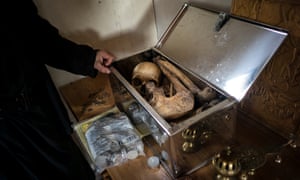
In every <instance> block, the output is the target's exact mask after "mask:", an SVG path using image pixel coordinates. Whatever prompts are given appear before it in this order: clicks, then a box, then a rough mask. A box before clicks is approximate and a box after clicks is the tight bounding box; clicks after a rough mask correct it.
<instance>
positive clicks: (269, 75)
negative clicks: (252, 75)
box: [231, 0, 300, 142]
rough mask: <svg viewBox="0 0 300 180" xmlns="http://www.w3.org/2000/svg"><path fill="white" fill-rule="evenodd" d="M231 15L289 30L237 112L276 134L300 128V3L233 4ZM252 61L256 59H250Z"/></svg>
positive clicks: (254, 0) (258, 0) (236, 0)
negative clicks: (246, 114)
mask: <svg viewBox="0 0 300 180" xmlns="http://www.w3.org/2000/svg"><path fill="white" fill-rule="evenodd" d="M231 13H232V14H233V15H236V16H240V17H245V18H247V19H252V20H255V21H258V22H262V23H265V24H268V25H273V26H277V27H281V28H284V29H286V30H288V33H289V35H288V37H287V39H286V40H285V42H284V43H283V44H282V46H281V47H280V48H279V50H278V51H277V52H276V54H275V55H274V56H273V58H272V60H271V61H270V62H269V64H268V65H267V66H266V68H265V69H264V71H263V72H262V74H261V75H260V76H259V77H258V79H257V80H256V82H255V83H254V85H253V86H252V88H251V89H250V90H249V91H248V93H247V95H246V96H245V98H244V99H243V101H242V102H241V104H240V110H242V111H244V112H246V113H249V114H251V115H253V117H254V118H255V119H257V120H259V121H260V122H262V123H264V124H265V125H267V126H269V127H271V128H272V129H274V130H275V131H277V132H278V133H280V134H282V135H284V136H286V137H289V136H290V135H291V134H293V135H297V134H298V138H297V139H298V142H299V134H300V131H299V124H300V56H299V55H300V51H299V50H300V1H299V0H233V2H232V9H231ZM253 58H255V57H253Z"/></svg>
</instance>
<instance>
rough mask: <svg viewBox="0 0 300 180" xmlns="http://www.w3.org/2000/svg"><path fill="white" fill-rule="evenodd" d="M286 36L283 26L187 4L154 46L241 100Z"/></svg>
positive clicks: (200, 76)
mask: <svg viewBox="0 0 300 180" xmlns="http://www.w3.org/2000/svg"><path fill="white" fill-rule="evenodd" d="M286 36H287V33H286V32H284V31H281V30H276V29H273V28H270V27H266V26H264V25H260V24H257V23H252V22H249V21H245V20H242V19H238V18H234V17H229V15H227V14H224V13H223V14H218V13H215V12H212V11H208V10H205V9H200V8H196V7H193V6H190V5H188V4H185V5H184V6H183V8H182V9H181V10H180V11H179V14H178V15H177V16H176V17H175V19H174V20H173V22H172V23H171V25H170V26H169V28H168V29H167V31H166V32H165V34H164V35H163V36H162V39H161V40H160V41H159V42H158V44H157V45H156V48H157V49H159V51H161V52H162V53H164V54H165V55H166V56H168V57H170V58H171V59H172V60H173V61H174V62H175V63H177V64H180V65H181V66H182V67H184V68H186V69H188V70H189V71H191V72H192V73H194V74H195V75H196V76H199V78H201V79H203V80H204V81H207V82H209V83H210V84H212V85H213V86H215V87H216V88H218V89H220V90H222V91H223V92H224V93H227V95H230V96H232V97H234V98H235V99H237V100H238V101H240V100H241V99H242V98H243V97H244V95H245V94H246V92H247V90H248V89H249V88H250V86H251V85H252V83H253V82H254V81H255V79H256V78H257V77H258V75H259V73H260V72H261V71H262V70H263V68H264V66H265V65H266V64H267V63H268V61H269V60H270V59H271V57H272V55H273V54H274V53H275V52H276V50H277V48H278V47H279V46H280V45H281V43H282V42H283V40H284V39H285V37H286Z"/></svg>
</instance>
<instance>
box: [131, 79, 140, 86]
mask: <svg viewBox="0 0 300 180" xmlns="http://www.w3.org/2000/svg"><path fill="white" fill-rule="evenodd" d="M142 84H143V82H142V81H141V80H140V79H138V78H133V79H132V85H133V86H141V85H142Z"/></svg>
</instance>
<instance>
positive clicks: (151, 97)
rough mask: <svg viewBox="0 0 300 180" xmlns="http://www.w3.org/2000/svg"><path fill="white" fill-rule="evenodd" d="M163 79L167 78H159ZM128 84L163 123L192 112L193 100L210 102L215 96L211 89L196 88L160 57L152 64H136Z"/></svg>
mask: <svg viewBox="0 0 300 180" xmlns="http://www.w3.org/2000/svg"><path fill="white" fill-rule="evenodd" d="M163 75H164V77H166V78H162V76H163ZM166 81H167V83H166ZM131 83H132V85H133V86H134V87H135V89H136V90H137V91H138V92H139V93H140V94H141V95H143V96H144V97H145V98H146V99H147V101H148V102H149V104H150V105H151V106H152V107H153V108H154V109H155V110H156V111H157V113H158V114H159V115H160V116H161V117H163V118H164V119H166V120H172V119H176V118H179V117H182V116H183V115H185V114H186V113H188V112H190V111H191V110H193V109H194V105H195V98H196V100H197V101H198V102H209V101H211V100H213V99H215V98H216V96H217V93H216V91H215V90H213V89H212V88H211V87H208V86H207V87H205V88H203V89H200V88H198V87H197V86H196V85H195V84H194V83H193V82H192V80H191V79H190V78H188V77H187V76H186V75H185V74H184V73H183V72H182V71H181V70H180V69H178V68H177V67H176V66H174V65H173V64H172V63H170V62H169V61H167V60H164V59H162V58H161V57H159V56H157V57H155V58H154V59H153V62H148V61H145V62H141V63H139V64H137V65H136V66H135V68H134V70H133V74H132V82H131ZM166 84H167V85H166ZM166 87H168V88H166ZM166 89H169V90H168V91H166ZM199 109H201V108H199Z"/></svg>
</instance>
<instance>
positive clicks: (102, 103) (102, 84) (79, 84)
mask: <svg viewBox="0 0 300 180" xmlns="http://www.w3.org/2000/svg"><path fill="white" fill-rule="evenodd" d="M60 91H61V93H62V95H63V97H64V98H65V100H66V102H67V104H68V105H69V107H70V109H71V110H72V112H73V113H74V115H75V116H76V118H77V120H78V121H82V120H86V119H88V118H91V117H93V116H95V115H98V114H101V113H102V112H104V111H106V110H108V109H110V108H112V107H113V106H114V105H115V99H114V96H113V91H112V87H111V84H110V78H109V75H105V74H99V75H98V76H97V77H96V78H90V77H85V78H82V79H79V80H77V81H74V82H71V83H69V84H66V85H65V86H62V87H61V88H60Z"/></svg>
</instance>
